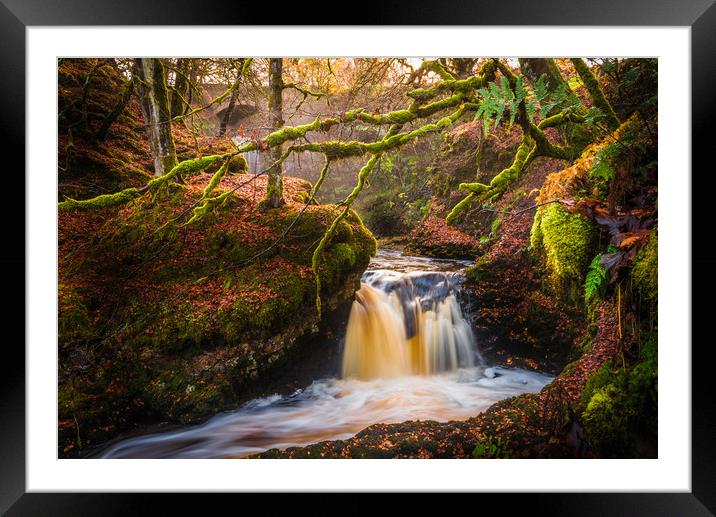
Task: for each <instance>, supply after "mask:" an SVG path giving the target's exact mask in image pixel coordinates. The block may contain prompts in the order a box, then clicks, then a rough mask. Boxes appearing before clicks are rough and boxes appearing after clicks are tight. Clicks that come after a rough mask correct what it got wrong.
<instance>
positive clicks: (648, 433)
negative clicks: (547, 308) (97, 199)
mask: <svg viewBox="0 0 716 517" xmlns="http://www.w3.org/2000/svg"><path fill="white" fill-rule="evenodd" d="M657 356H658V353H657V339H656V334H654V335H653V336H651V338H650V339H649V340H647V342H646V343H645V345H644V346H643V348H642V350H641V353H640V356H639V360H638V361H637V362H636V363H635V364H633V365H631V366H627V367H624V366H622V364H621V359H614V360H612V361H608V362H606V363H605V364H603V365H602V366H601V367H600V368H599V369H598V370H597V371H596V372H594V373H593V374H592V375H591V376H590V377H589V379H588V380H587V382H586V384H585V387H584V390H583V391H582V404H583V406H582V407H583V412H582V415H581V420H582V423H583V424H584V428H585V431H586V434H587V441H588V443H589V445H590V446H591V447H592V448H593V449H594V450H596V451H597V452H598V453H599V454H600V455H601V456H603V457H630V456H634V455H637V454H636V453H635V451H634V448H635V447H636V446H637V445H638V443H639V442H644V441H648V442H650V443H651V444H652V446H653V447H655V444H656V431H657V407H658V363H657Z"/></svg>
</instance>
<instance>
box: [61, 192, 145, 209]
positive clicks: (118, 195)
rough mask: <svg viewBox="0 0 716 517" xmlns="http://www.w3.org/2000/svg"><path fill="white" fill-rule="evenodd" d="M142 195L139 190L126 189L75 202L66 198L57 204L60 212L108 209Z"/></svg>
mask: <svg viewBox="0 0 716 517" xmlns="http://www.w3.org/2000/svg"><path fill="white" fill-rule="evenodd" d="M141 195H142V192H140V190H139V189H136V188H128V189H124V190H121V191H119V192H115V193H114V194H102V195H101V196H97V197H93V198H92V199H85V200H80V201H78V200H75V199H72V198H67V199H65V200H64V201H62V202H60V203H58V204H57V209H58V210H59V211H60V212H69V211H71V210H96V209H98V208H108V207H112V206H120V205H124V204H126V203H129V202H130V201H132V200H133V199H136V198H138V197H139V196H141Z"/></svg>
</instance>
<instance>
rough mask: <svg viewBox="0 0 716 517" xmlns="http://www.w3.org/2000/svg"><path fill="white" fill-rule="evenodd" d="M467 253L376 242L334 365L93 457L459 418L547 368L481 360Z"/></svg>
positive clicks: (185, 454) (195, 451)
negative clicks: (417, 251) (413, 252)
mask: <svg viewBox="0 0 716 517" xmlns="http://www.w3.org/2000/svg"><path fill="white" fill-rule="evenodd" d="M470 264H471V263H470V262H465V261H456V260H439V259H428V258H422V257H408V256H404V255H402V254H401V253H400V252H397V251H389V250H380V251H379V252H378V254H377V255H376V257H375V258H374V259H373V260H372V261H371V263H370V265H369V267H368V269H367V271H366V272H365V273H364V274H363V277H362V279H361V289H360V290H359V291H358V292H357V293H356V298H355V301H354V302H353V307H352V308H351V314H350V317H349V320H348V325H347V328H346V330H345V339H344V340H342V342H341V345H340V346H341V347H342V349H341V352H342V364H341V374H340V375H339V376H332V377H326V378H318V379H315V380H314V381H313V382H312V383H310V384H309V385H307V386H305V387H303V388H300V389H297V390H295V391H294V392H293V393H289V394H285V395H279V394H274V395H271V396H267V397H262V398H257V399H254V400H251V401H249V402H247V403H245V404H244V405H242V406H241V407H240V408H238V409H236V410H233V411H229V412H225V413H221V414H218V415H216V416H214V417H212V418H211V419H210V420H208V421H207V422H205V423H203V424H201V425H198V426H194V427H188V428H182V429H178V430H171V431H165V432H161V433H155V434H147V435H143V436H137V437H133V438H128V439H126V440H123V441H119V442H116V443H114V444H112V445H110V446H109V447H107V448H106V449H104V450H103V451H101V452H100V453H99V454H98V455H97V457H101V458H240V457H244V456H247V455H250V454H254V453H258V452H262V451H265V450H268V449H273V448H279V449H285V448H287V447H293V446H303V445H309V444H312V443H316V442H320V441H324V440H340V439H346V438H350V437H352V436H353V435H355V434H356V433H357V432H359V431H360V430H362V429H364V428H366V427H367V426H369V425H371V424H376V423H395V422H403V421H407V420H436V421H441V422H445V421H449V420H464V419H467V418H470V417H472V416H475V415H477V414H478V413H480V412H482V411H484V410H485V409H487V408H488V407H489V406H491V405H492V404H494V403H495V402H497V401H499V400H502V399H505V398H508V397H512V396H515V395H519V394H522V393H527V392H537V391H539V390H540V389H542V387H544V386H545V385H546V384H547V383H548V382H550V381H551V380H552V377H551V376H548V375H545V374H542V373H539V372H533V371H527V370H521V369H518V368H506V367H501V366H494V365H489V364H486V363H485V361H484V360H483V358H482V356H481V354H480V349H479V343H477V342H476V340H475V337H474V334H473V332H472V329H471V328H470V324H469V323H468V320H467V319H466V318H465V315H464V312H463V310H464V309H463V308H464V306H465V301H464V299H465V294H464V293H463V292H462V281H463V278H464V277H463V274H462V270H463V269H464V268H465V267H466V266H468V265H470Z"/></svg>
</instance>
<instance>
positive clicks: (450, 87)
mask: <svg viewBox="0 0 716 517" xmlns="http://www.w3.org/2000/svg"><path fill="white" fill-rule="evenodd" d="M494 78H495V63H494V62H493V60H489V61H487V62H485V64H484V65H483V66H482V68H481V69H480V72H479V73H478V74H477V75H474V76H472V77H468V78H467V79H459V80H458V79H444V80H443V81H441V82H439V83H438V84H436V85H435V86H432V87H430V88H416V89H415V90H412V91H410V92H408V93H407V96H408V97H410V98H412V99H415V100H417V101H421V102H426V101H429V100H432V99H434V98H435V97H438V96H440V95H442V94H443V93H446V92H454V93H465V94H466V93H469V92H471V91H474V90H477V89H478V88H482V87H483V86H485V85H486V84H487V83H488V82H489V81H491V80H493V79H494Z"/></svg>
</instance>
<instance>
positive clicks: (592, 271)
mask: <svg viewBox="0 0 716 517" xmlns="http://www.w3.org/2000/svg"><path fill="white" fill-rule="evenodd" d="M617 251H618V249H617V247H616V246H614V245H613V244H609V246H607V254H610V253H616V252H617ZM608 284H609V274H608V272H607V270H606V269H605V268H604V266H603V265H602V254H601V253H598V254H597V256H596V257H594V258H593V259H592V262H591V263H590V264H589V269H588V270H587V277H586V279H585V281H584V303H586V304H587V305H589V302H591V301H592V299H593V298H594V296H597V298H596V299H597V300H603V299H604V295H605V294H606V292H607V285H608Z"/></svg>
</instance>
